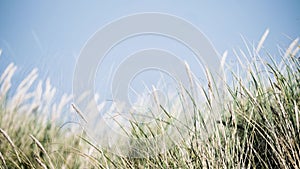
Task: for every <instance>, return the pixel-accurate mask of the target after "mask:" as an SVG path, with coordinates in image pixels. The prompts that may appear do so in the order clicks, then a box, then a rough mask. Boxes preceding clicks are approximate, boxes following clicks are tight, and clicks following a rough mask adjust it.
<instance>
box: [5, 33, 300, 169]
mask: <svg viewBox="0 0 300 169" xmlns="http://www.w3.org/2000/svg"><path fill="white" fill-rule="evenodd" d="M265 37H266V36H265V35H264V36H263V39H262V40H261V41H260V43H258V44H259V45H258V47H257V48H253V49H251V48H248V51H247V52H248V54H245V53H244V52H243V51H240V52H236V55H237V56H238V58H237V60H240V64H239V65H238V66H236V65H234V66H230V65H226V62H224V65H225V66H224V67H223V68H224V70H226V72H229V73H227V74H226V78H227V79H233V80H231V81H230V83H229V82H227V81H226V89H225V90H226V92H225V96H224V98H223V100H222V106H221V107H222V108H223V109H222V111H223V113H222V116H221V119H219V120H216V121H215V123H214V124H213V126H214V127H215V128H216V130H214V132H212V133H211V134H210V135H208V136H207V138H205V139H202V138H201V134H203V133H204V132H205V130H200V129H199V127H198V126H197V124H196V122H198V123H200V124H198V125H200V126H203V127H204V128H205V125H206V123H205V122H204V121H202V120H201V117H202V113H203V111H204V113H210V111H212V110H213V109H212V107H211V105H212V103H211V102H212V100H211V99H212V97H215V96H216V95H215V94H214V93H213V92H212V91H210V87H209V86H208V89H206V90H205V89H204V87H201V86H200V85H197V84H193V91H194V92H196V93H197V92H198V93H200V92H202V91H204V95H205V96H206V97H205V98H206V102H205V105H206V106H205V107H206V109H202V108H200V107H203V105H202V104H200V102H199V101H198V100H197V99H196V98H197V97H196V96H195V95H194V94H191V93H189V92H187V91H185V90H182V91H181V93H180V95H181V96H182V98H184V99H185V100H186V101H189V102H191V103H192V104H191V107H188V108H187V109H183V110H181V111H191V112H192V113H193V114H194V115H195V116H193V122H194V123H191V124H192V125H191V126H186V128H187V131H188V135H187V136H186V137H184V138H183V139H182V140H181V141H180V142H177V143H176V144H174V145H173V146H172V147H171V148H170V149H168V150H167V151H165V152H162V153H159V154H157V155H155V156H146V157H144V158H131V157H121V156H117V155H114V154H113V153H110V152H108V151H106V150H104V149H101V148H99V147H97V146H95V145H94V144H93V143H92V141H90V140H89V139H88V137H87V135H86V134H85V133H84V132H78V131H79V130H78V129H76V128H75V127H67V126H69V123H64V122H66V121H72V120H70V119H64V117H65V116H66V115H65V114H66V112H67V113H69V116H71V117H74V116H75V114H74V113H76V112H73V111H71V110H70V111H67V110H68V109H67V108H66V107H67V106H69V105H70V99H71V97H70V96H67V95H64V96H63V97H62V98H61V101H60V103H59V104H55V102H54V101H53V97H54V95H55V89H54V88H53V87H52V86H51V84H50V81H46V83H45V84H43V83H41V82H39V83H38V84H37V85H36V87H33V85H32V84H33V82H34V81H36V78H37V71H36V70H33V71H32V72H31V73H30V74H29V75H28V77H27V78H25V79H24V80H23V82H21V83H20V84H19V87H18V88H17V89H16V91H15V92H14V93H12V91H11V89H10V86H11V77H12V76H13V74H14V72H15V70H16V66H15V65H13V64H10V65H9V66H8V67H7V69H6V70H5V71H4V72H2V76H1V77H0V90H1V92H0V168H3V169H5V168H300V153H299V152H300V123H299V115H300V113H299V106H300V64H299V60H300V59H299V54H298V51H299V49H300V46H299V45H298V41H297V40H295V41H293V42H292V43H291V45H290V46H289V48H287V50H286V51H287V52H286V53H285V54H284V55H282V57H281V60H280V62H276V61H275V60H273V58H274V57H272V56H269V55H268V53H266V56H265V57H263V56H261V55H262V54H261V53H262V52H260V49H261V48H262V43H263V41H264V38H265ZM246 46H247V47H248V45H246ZM247 55H248V56H247ZM249 58H252V59H251V60H249ZM263 58H267V59H268V60H269V61H268V62H267V61H265V60H263ZM224 60H225V56H224V59H223V61H224ZM243 63H244V64H243ZM228 70H229V71H228ZM238 70H239V71H238ZM224 79H225V78H224ZM10 92H11V93H10ZM210 92H211V93H210ZM183 102H184V101H183ZM72 106H73V107H75V105H72ZM159 108H160V109H161V110H163V112H164V113H165V114H166V115H167V117H168V118H169V122H172V120H173V121H174V120H178V119H175V118H174V117H172V116H171V114H172V113H170V112H168V111H169V110H167V109H165V108H164V107H162V106H160V107H159ZM77 111H79V110H77ZM80 115H81V114H80ZM69 116H68V117H69ZM58 119H59V120H58ZM157 123H159V122H158V121H157ZM168 124H169V123H168ZM159 126H161V125H159ZM167 126H168V125H165V126H164V127H167ZM131 127H132V133H131V134H132V135H133V136H134V137H135V138H146V141H147V138H150V136H151V134H153V133H155V132H157V131H156V130H157V129H156V128H153V126H151V127H149V126H141V125H140V124H139V123H137V122H134V121H133V122H131ZM74 130H75V131H77V132H73V131H74ZM137 144H138V142H137ZM133 153H134V152H133Z"/></svg>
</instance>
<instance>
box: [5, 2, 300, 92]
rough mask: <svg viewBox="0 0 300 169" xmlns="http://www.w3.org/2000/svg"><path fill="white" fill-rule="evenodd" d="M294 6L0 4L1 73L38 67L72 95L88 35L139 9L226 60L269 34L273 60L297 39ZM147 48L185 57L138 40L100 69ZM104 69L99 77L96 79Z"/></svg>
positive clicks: (165, 42)
mask: <svg viewBox="0 0 300 169" xmlns="http://www.w3.org/2000/svg"><path fill="white" fill-rule="evenodd" d="M299 9H300V1H299V0H277V1H271V0H265V1H261V0H242V1H241V0H227V1H216V0H211V1H204V0H189V1H183V0H164V1H160V0H152V1H141V0H122V1H99V0H98V1H88V2H87V1H73V0H72V1H71V0H63V1H61V0H53V1H33V0H28V1H14V0H12V1H4V0H1V1H0V49H2V55H1V56H0V72H2V71H3V70H4V69H5V67H6V66H7V65H8V64H9V63H10V62H14V63H15V64H16V65H17V66H18V68H19V69H18V71H17V73H16V77H15V80H16V81H19V80H20V79H22V78H23V77H25V76H26V75H27V74H28V73H29V72H30V71H31V70H32V68H34V67H37V68H38V69H39V77H40V79H45V78H46V77H50V79H51V81H52V84H53V85H54V86H55V87H56V88H57V89H58V93H65V92H67V93H70V92H71V90H72V80H73V74H74V69H75V65H76V61H77V59H78V57H79V55H80V51H81V49H82V48H83V46H84V45H85V44H86V42H87V41H88V40H89V38H90V37H91V36H92V35H93V34H94V33H95V32H97V31H98V30H100V29H101V28H102V27H104V26H105V25H107V24H108V23H110V22H112V21H115V20H117V19H118V18H121V17H124V16H128V15H132V14H136V13H144V12H159V13H166V14H171V15H174V16H178V17H180V18H183V19H185V20H186V21H188V22H190V23H192V24H193V25H194V26H196V27H197V28H198V29H199V30H201V31H202V33H203V34H205V36H206V37H207V38H208V39H209V40H210V42H211V43H212V44H213V45H214V47H215V49H216V50H217V52H218V53H220V54H222V53H223V52H224V51H226V50H228V52H229V53H228V54H229V58H230V56H231V55H233V53H232V49H233V48H244V47H245V46H244V43H243V41H242V38H241V35H242V36H243V37H245V38H246V39H247V40H249V41H250V42H251V43H252V42H253V43H257V42H258V41H259V40H260V38H261V36H262V35H263V33H264V32H265V30H266V29H269V30H270V34H269V36H268V38H267V40H266V42H265V47H266V48H267V49H268V50H269V51H270V53H272V54H274V56H276V54H278V49H277V46H276V45H280V46H282V47H286V46H287V45H288V44H289V43H290V42H291V40H293V39H295V38H297V37H299V33H300V32H299V31H300V12H299ZM120 29H122V28H120ZM174 46H176V47H174ZM149 47H156V48H158V47H159V48H163V49H169V50H173V52H174V53H181V54H182V55H188V54H189V51H187V50H186V49H185V48H183V47H180V44H179V45H178V44H175V42H172V40H170V39H166V38H164V37H157V36H143V37H137V38H133V39H129V40H128V41H127V42H124V43H123V44H120V45H119V46H117V47H116V48H115V49H114V51H112V52H111V54H109V55H108V56H107V58H108V59H107V60H106V61H105V62H104V65H105V66H104V67H106V68H107V69H109V68H110V66H111V67H113V66H116V65H115V64H117V63H118V62H116V61H117V60H118V61H119V62H120V61H122V57H123V58H124V57H125V56H126V55H128V54H130V53H132V52H134V51H136V50H140V49H143V48H149ZM105 72H106V71H105V70H104V71H102V74H101V72H100V73H99V74H97V78H99V79H100V81H101V78H102V75H105ZM145 76H149V75H147V74H146V75H145ZM100 86H101V85H100ZM100 92H101V90H100Z"/></svg>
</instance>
